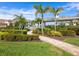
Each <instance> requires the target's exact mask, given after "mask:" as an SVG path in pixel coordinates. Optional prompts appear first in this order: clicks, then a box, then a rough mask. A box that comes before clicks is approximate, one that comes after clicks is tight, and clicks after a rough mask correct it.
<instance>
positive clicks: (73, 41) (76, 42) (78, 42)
mask: <svg viewBox="0 0 79 59" xmlns="http://www.w3.org/2000/svg"><path fill="white" fill-rule="evenodd" d="M64 41H65V42H68V43H71V44H74V45H77V46H79V38H65V39H64Z"/></svg>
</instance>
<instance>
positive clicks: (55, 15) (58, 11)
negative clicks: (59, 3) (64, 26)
mask: <svg viewBox="0 0 79 59" xmlns="http://www.w3.org/2000/svg"><path fill="white" fill-rule="evenodd" d="M62 10H63V8H61V7H60V8H57V9H55V8H53V7H49V11H50V12H51V13H53V15H54V17H55V31H56V30H57V29H56V27H57V16H58V15H59V14H60V12H61V11H62Z"/></svg>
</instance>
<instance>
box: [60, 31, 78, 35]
mask: <svg viewBox="0 0 79 59" xmlns="http://www.w3.org/2000/svg"><path fill="white" fill-rule="evenodd" d="M60 32H61V33H62V35H63V36H75V35H76V33H75V31H73V30H61V31H60Z"/></svg>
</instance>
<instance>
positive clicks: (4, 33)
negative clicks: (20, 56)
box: [0, 32, 9, 40]
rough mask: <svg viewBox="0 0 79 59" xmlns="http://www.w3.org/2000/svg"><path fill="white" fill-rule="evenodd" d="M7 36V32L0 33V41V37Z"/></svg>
mask: <svg viewBox="0 0 79 59" xmlns="http://www.w3.org/2000/svg"><path fill="white" fill-rule="evenodd" d="M7 34H9V33H8V32H0V40H3V39H2V38H1V37H2V36H3V35H7Z"/></svg>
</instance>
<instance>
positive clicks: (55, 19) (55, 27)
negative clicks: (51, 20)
mask: <svg viewBox="0 0 79 59" xmlns="http://www.w3.org/2000/svg"><path fill="white" fill-rule="evenodd" d="M56 30H57V21H56V16H55V31H56Z"/></svg>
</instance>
